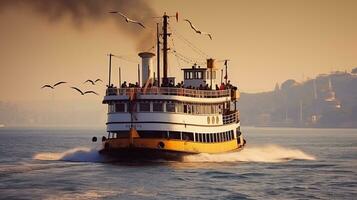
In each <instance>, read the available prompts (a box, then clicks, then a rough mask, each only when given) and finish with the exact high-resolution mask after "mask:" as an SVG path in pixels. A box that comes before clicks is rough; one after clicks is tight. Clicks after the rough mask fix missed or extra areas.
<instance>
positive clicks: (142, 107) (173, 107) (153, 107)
mask: <svg viewBox="0 0 357 200" xmlns="http://www.w3.org/2000/svg"><path fill="white" fill-rule="evenodd" d="M135 105H136V106H134V107H133V108H130V106H129V104H128V103H124V102H118V103H115V104H113V103H112V104H109V107H108V112H109V113H114V112H129V111H130V109H133V111H134V112H173V113H187V114H195V115H199V114H222V113H223V110H224V109H225V108H226V107H227V105H225V104H192V103H183V102H172V101H167V102H164V101H157V102H155V101H154V102H150V101H144V102H139V103H137V104H135Z"/></svg>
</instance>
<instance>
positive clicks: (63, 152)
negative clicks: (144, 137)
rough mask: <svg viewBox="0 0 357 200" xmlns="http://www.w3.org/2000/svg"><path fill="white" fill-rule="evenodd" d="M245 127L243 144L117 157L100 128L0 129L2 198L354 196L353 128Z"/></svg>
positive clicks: (355, 136) (356, 141) (355, 134)
mask: <svg viewBox="0 0 357 200" xmlns="http://www.w3.org/2000/svg"><path fill="white" fill-rule="evenodd" d="M243 131H244V133H245V136H246V139H247V141H248V145H247V146H246V147H245V148H244V149H243V150H242V151H240V152H234V153H226V154H214V155H209V154H198V155H193V156H187V157H186V158H185V159H184V162H177V161H164V160H158V161H154V162H145V163H143V162H139V161H136V162H121V163H119V162H112V161H111V160H107V158H104V157H103V156H102V155H100V154H98V151H97V150H98V148H96V146H95V145H98V144H92V143H91V137H92V136H94V135H96V136H100V134H104V131H102V130H97V131H94V130H66V131H63V130H53V129H52V130H50V129H48V130H47V129H41V130H31V131H28V130H26V129H16V130H9V129H1V130H0V141H1V143H0V198H2V199H19V198H29V199H135V200H136V199H174V198H177V199H197V198H198V199H202V198H204V199H266V198H268V199H354V197H355V194H356V192H355V188H357V181H356V180H355V177H356V176H357V162H356V159H357V158H356V146H357V130H341V129H339V130H321V129H316V130H313V129H271V128H269V129H263V128H259V129H255V128H254V129H253V128H251V129H245V130H244V129H243ZM269 144H270V145H269ZM273 144H274V145H273ZM91 145H92V146H91ZM75 147H77V148H75ZM68 161H70V162H68ZM107 161H109V162H107Z"/></svg>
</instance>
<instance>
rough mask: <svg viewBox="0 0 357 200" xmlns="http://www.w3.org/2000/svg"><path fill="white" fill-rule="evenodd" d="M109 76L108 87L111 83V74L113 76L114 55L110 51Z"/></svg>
mask: <svg viewBox="0 0 357 200" xmlns="http://www.w3.org/2000/svg"><path fill="white" fill-rule="evenodd" d="M108 56H109V78H108V87H110V83H111V80H110V79H111V76H112V56H114V55H113V54H111V53H109V55H108Z"/></svg>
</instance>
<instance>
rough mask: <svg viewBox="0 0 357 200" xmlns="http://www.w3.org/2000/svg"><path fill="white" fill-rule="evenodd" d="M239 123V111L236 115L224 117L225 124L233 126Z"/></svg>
mask: <svg viewBox="0 0 357 200" xmlns="http://www.w3.org/2000/svg"><path fill="white" fill-rule="evenodd" d="M237 122H239V111H235V112H234V113H231V114H227V115H223V124H231V123H237Z"/></svg>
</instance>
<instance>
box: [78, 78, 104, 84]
mask: <svg viewBox="0 0 357 200" xmlns="http://www.w3.org/2000/svg"><path fill="white" fill-rule="evenodd" d="M97 82H103V81H102V80H101V79H100V78H98V79H96V80H95V81H93V80H91V79H88V80H86V81H84V83H91V84H92V85H95V84H96V83H97ZM84 83H83V84H84Z"/></svg>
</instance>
